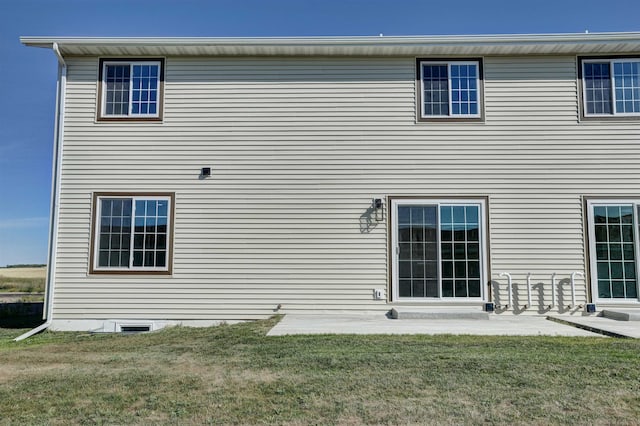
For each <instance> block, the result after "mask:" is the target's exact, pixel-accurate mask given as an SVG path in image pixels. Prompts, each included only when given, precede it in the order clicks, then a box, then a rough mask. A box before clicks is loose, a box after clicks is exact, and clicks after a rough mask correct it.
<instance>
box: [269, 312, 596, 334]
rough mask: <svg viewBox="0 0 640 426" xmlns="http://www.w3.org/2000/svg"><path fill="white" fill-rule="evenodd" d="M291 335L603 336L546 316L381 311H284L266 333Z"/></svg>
mask: <svg viewBox="0 0 640 426" xmlns="http://www.w3.org/2000/svg"><path fill="white" fill-rule="evenodd" d="M291 334H431V335H433V334H474V335H485V336H592V337H602V335H599V334H596V333H593V332H590V331H587V330H583V329H579V328H576V327H572V326H569V325H565V324H560V323H557V322H553V321H549V320H547V319H546V317H545V316H532V315H527V316H520V317H518V316H513V315H509V316H497V315H490V316H489V319H488V320H483V321H478V320H474V319H404V320H397V319H390V318H387V317H386V316H385V315H384V314H382V313H373V314H371V313H369V314H340V315H337V314H323V315H320V314H318V315H312V314H308V315H298V314H287V315H285V317H284V318H283V319H282V321H280V322H279V323H278V324H277V325H276V326H275V327H273V328H272V329H271V330H270V331H269V333H268V334H267V335H268V336H283V335H291Z"/></svg>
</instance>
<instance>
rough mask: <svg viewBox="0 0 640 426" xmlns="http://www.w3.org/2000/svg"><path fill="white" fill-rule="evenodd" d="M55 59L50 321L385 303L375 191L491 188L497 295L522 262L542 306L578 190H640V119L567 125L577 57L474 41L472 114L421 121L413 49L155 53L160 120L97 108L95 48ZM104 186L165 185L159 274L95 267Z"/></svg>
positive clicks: (574, 228) (579, 241)
mask: <svg viewBox="0 0 640 426" xmlns="http://www.w3.org/2000/svg"><path fill="white" fill-rule="evenodd" d="M67 63H68V80H67V89H66V94H65V96H66V104H65V108H66V114H65V122H64V153H63V160H62V175H61V196H60V222H59V228H58V230H59V234H58V246H57V263H56V271H55V273H56V288H55V297H54V300H53V303H54V304H53V317H54V319H68V320H76V319H87V318H92V319H101V318H104V319H106V318H123V317H126V318H141V319H142V318H146V319H167V320H242V319H256V318H264V317H266V316H268V315H272V314H273V313H274V310H275V308H276V306H277V305H278V304H281V305H282V310H281V312H289V313H292V312H308V311H311V310H314V311H317V310H336V311H350V310H381V311H382V310H387V309H389V307H390V305H389V304H388V303H387V302H386V301H384V300H383V301H379V300H374V298H373V289H375V288H387V289H388V288H389V285H390V283H389V264H390V263H389V259H388V239H387V237H388V234H387V232H388V229H387V228H388V224H387V221H386V220H383V221H381V222H374V223H367V217H366V216H367V209H368V208H369V207H370V205H371V199H372V198H386V197H387V196H425V197H433V196H441V197H448V196H470V197H471V196H472V197H476V196H487V197H488V200H489V202H488V215H489V221H490V223H489V236H490V253H489V254H490V266H491V267H490V275H489V276H487V277H486V279H487V280H492V282H493V283H494V284H493V285H492V291H493V297H494V298H495V299H496V300H497V301H499V299H500V297H505V294H506V293H505V282H504V281H503V279H502V278H499V276H498V273H499V272H503V271H506V272H510V273H511V274H512V275H513V277H514V282H515V283H516V291H515V293H516V296H518V295H519V297H520V298H521V300H522V298H523V297H526V296H525V294H526V287H524V283H525V276H526V274H527V272H531V273H533V278H534V279H533V283H534V284H536V283H538V282H542V281H543V282H544V286H538V287H536V288H538V290H537V293H536V296H535V297H536V302H538V305H539V308H540V309H542V306H543V305H544V304H548V303H549V302H550V300H551V295H550V291H551V290H550V285H549V282H550V276H551V273H553V272H556V273H558V277H559V279H561V278H567V277H568V276H569V274H570V273H571V272H573V271H585V268H586V264H587V263H588V262H587V261H586V258H585V245H584V235H583V233H584V231H583V206H582V199H581V197H582V196H584V195H590V196H598V195H601V196H612V195H637V194H639V192H640V191H638V188H639V187H640V171H639V170H638V167H637V163H638V161H639V159H640V145H639V144H638V136H640V127H639V126H638V125H637V123H636V122H634V121H627V122H593V121H592V122H580V121H579V110H578V102H579V99H578V84H577V81H576V78H577V70H576V63H577V59H576V57H569V56H559V57H525V56H523V57H485V58H484V93H485V96H484V104H485V120H484V122H482V123H417V120H416V82H415V74H416V70H415V67H416V61H415V58H410V57H407V58H375V57H373V58H339V57H326V58H320V57H319V58H306V57H305V58H297V57H294V58H290V57H283V58H224V57H217V58H200V57H198V58H183V57H168V58H166V71H165V73H166V83H165V98H164V118H163V121H162V122H160V123H153V122H148V123H132V122H122V123H114V122H100V123H98V122H96V93H97V83H96V81H97V78H98V58H96V57H77V58H76V57H74V58H67ZM201 167H211V168H212V176H211V177H210V178H208V179H199V173H200V169H201ZM109 191H127V192H129V191H140V192H145V191H162V192H175V194H176V198H175V221H174V226H175V232H174V236H175V237H174V257H173V273H172V275H170V276H134V275H122V276H111V275H91V274H89V272H88V271H89V265H88V262H89V250H90V246H91V244H90V222H91V208H92V206H91V201H92V194H93V193H94V192H109ZM387 216H388V212H385V219H386V218H387ZM388 291H389V290H388ZM565 294H568V293H565ZM577 299H578V302H581V303H582V302H584V301H585V300H586V299H587V290H586V286H585V280H583V279H580V280H579V281H578V287H577ZM521 303H522V302H521Z"/></svg>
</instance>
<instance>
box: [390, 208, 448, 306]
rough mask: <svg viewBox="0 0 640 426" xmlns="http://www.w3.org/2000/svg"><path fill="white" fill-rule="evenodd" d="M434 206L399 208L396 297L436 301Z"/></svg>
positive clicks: (436, 260) (436, 247) (436, 264)
mask: <svg viewBox="0 0 640 426" xmlns="http://www.w3.org/2000/svg"><path fill="white" fill-rule="evenodd" d="M437 211H438V210H437V206H411V205H401V206H398V252H399V253H398V274H399V275H398V294H399V296H400V297H438V258H437V252H438V241H437V235H438V234H437Z"/></svg>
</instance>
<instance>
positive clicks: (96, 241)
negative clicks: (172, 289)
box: [91, 194, 173, 273]
mask: <svg viewBox="0 0 640 426" xmlns="http://www.w3.org/2000/svg"><path fill="white" fill-rule="evenodd" d="M172 198H173V197H171V196H169V195H165V194H162V195H148V194H141V195H136V194H130V195H110V194H99V195H97V196H96V197H95V205H94V208H95V209H96V214H95V222H94V224H93V235H92V236H91V237H92V238H93V265H92V266H93V270H92V272H94V273H100V272H169V271H170V270H171V262H172V257H173V256H172V252H173V246H172V244H173V242H172V237H173V204H172ZM103 199H121V200H131V233H130V238H129V266H128V267H116V266H99V260H100V258H99V256H100V224H101V219H102V202H101V201H102V200H103ZM141 200H151V201H160V200H162V201H167V235H166V239H167V240H166V248H165V250H166V259H165V266H164V267H157V266H153V267H151V266H133V253H134V248H133V245H134V234H135V218H136V211H135V208H136V207H135V204H136V201H141Z"/></svg>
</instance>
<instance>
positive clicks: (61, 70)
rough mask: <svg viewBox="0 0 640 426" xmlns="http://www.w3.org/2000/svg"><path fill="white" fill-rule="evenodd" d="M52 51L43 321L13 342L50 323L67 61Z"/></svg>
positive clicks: (58, 215)
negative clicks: (55, 78)
mask: <svg viewBox="0 0 640 426" xmlns="http://www.w3.org/2000/svg"><path fill="white" fill-rule="evenodd" d="M52 49H53V52H54V53H55V54H56V56H57V57H58V84H57V88H56V89H57V90H56V115H55V124H54V126H55V127H54V132H53V164H52V167H51V168H52V170H51V206H50V222H49V247H48V256H47V285H46V288H45V293H44V299H45V300H44V312H43V319H44V320H45V322H44V324H41V325H39V326H38V327H36V328H34V329H33V330H30V331H27V332H26V333H24V334H22V335H20V336H18V337H16V338H15V339H14V340H15V341H16V342H18V341H20V340H24V339H26V338H28V337H31V336H33V335H34V334H37V333H40V332H41V331H43V330H46V329H47V328H49V326H50V325H51V321H52V319H53V318H52V313H53V312H52V310H53V295H54V288H55V283H56V258H57V247H58V219H59V217H60V175H61V166H62V148H63V132H64V104H65V93H66V88H67V63H66V62H65V61H64V58H63V57H62V54H61V53H60V49H59V48H58V43H53V46H52Z"/></svg>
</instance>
